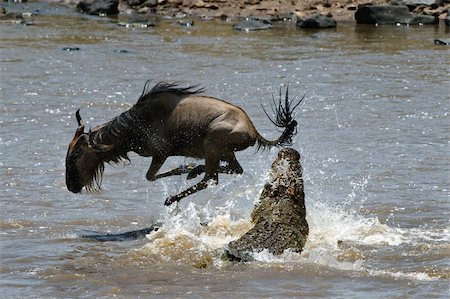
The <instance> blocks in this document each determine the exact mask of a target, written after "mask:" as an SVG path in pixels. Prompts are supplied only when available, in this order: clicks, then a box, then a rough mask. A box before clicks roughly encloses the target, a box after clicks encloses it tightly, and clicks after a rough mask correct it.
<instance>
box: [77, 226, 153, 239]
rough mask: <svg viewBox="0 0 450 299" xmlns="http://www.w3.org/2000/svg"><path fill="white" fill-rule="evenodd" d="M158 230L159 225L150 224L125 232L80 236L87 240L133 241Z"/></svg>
mask: <svg viewBox="0 0 450 299" xmlns="http://www.w3.org/2000/svg"><path fill="white" fill-rule="evenodd" d="M158 230H159V226H157V225H152V226H150V227H147V228H143V229H139V230H133V231H129V232H125V233H117V234H111V233H107V234H102V233H94V232H93V234H85V235H81V236H80V237H81V238H83V239H89V240H95V241H99V242H109V241H114V242H115V241H119V242H123V241H134V240H137V239H143V238H145V236H146V235H147V234H149V233H151V232H156V231H158Z"/></svg>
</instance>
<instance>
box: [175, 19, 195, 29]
mask: <svg viewBox="0 0 450 299" xmlns="http://www.w3.org/2000/svg"><path fill="white" fill-rule="evenodd" d="M177 24H178V25H180V26H182V27H192V26H194V21H193V20H178V21H177Z"/></svg>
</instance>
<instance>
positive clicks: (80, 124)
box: [75, 109, 84, 137]
mask: <svg viewBox="0 0 450 299" xmlns="http://www.w3.org/2000/svg"><path fill="white" fill-rule="evenodd" d="M75 117H76V118H77V122H78V129H77V131H76V133H75V136H76V137H78V136H80V135H81V134H83V133H84V122H83V120H82V119H81V116H80V109H78V110H77V112H75Z"/></svg>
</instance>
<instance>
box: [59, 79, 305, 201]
mask: <svg viewBox="0 0 450 299" xmlns="http://www.w3.org/2000/svg"><path fill="white" fill-rule="evenodd" d="M202 91H203V89H202V88H198V87H197V86H189V87H180V85H179V84H177V83H166V82H160V83H157V84H156V85H155V86H154V87H153V88H150V80H149V81H147V82H146V83H145V86H144V90H143V91H142V94H141V96H140V97H139V99H138V101H137V103H136V104H135V105H133V107H131V108H130V109H129V110H128V111H126V112H123V113H122V114H120V115H119V116H117V117H115V118H113V119H112V120H110V121H109V122H107V123H105V124H103V125H100V126H97V127H95V128H93V129H92V130H89V131H88V132H85V131H84V122H83V121H82V119H81V117H80V111H79V110H77V111H76V113H75V115H76V119H77V122H78V128H77V130H76V133H75V136H74V137H73V139H72V141H71V142H70V143H69V148H68V151H67V156H66V185H67V188H68V189H69V190H70V191H72V192H73V193H78V192H80V191H81V189H82V188H83V187H85V188H86V189H87V190H88V191H95V190H99V189H100V185H101V178H102V175H103V171H104V163H105V162H107V163H117V162H119V161H123V160H129V158H128V152H135V153H137V154H139V155H140V156H144V157H150V156H151V157H152V162H151V165H150V168H149V170H148V172H147V175H146V177H147V179H148V180H149V181H154V180H156V179H158V178H162V177H166V176H170V175H176V174H181V173H189V174H188V179H191V178H194V177H196V176H197V175H199V174H201V173H203V172H205V176H204V178H203V179H202V180H201V181H200V182H199V183H197V184H195V185H194V186H192V187H190V188H188V189H186V190H185V191H183V192H181V193H179V194H177V195H174V196H171V197H169V198H167V199H166V201H165V205H170V204H172V203H173V202H177V201H179V200H180V199H182V198H183V197H186V196H188V195H190V194H192V193H195V192H197V191H200V190H202V189H205V188H206V187H207V186H208V183H209V182H213V183H215V184H217V183H218V180H219V177H218V173H219V172H220V173H238V174H240V173H242V172H243V169H242V167H241V165H240V164H239V162H238V161H237V160H236V156H235V154H234V152H236V151H241V150H244V149H246V148H248V147H250V146H253V145H255V143H257V144H258V147H259V148H260V147H271V146H282V145H289V144H291V143H292V137H293V136H294V135H295V133H296V126H297V122H296V121H295V120H294V119H293V116H292V113H293V111H294V109H295V108H296V107H297V106H298V105H299V104H300V102H301V101H302V100H303V98H302V99H300V100H299V101H298V102H297V103H296V104H295V105H294V100H295V98H294V100H289V96H288V88H286V92H285V94H284V98H283V94H282V90H281V88H280V93H279V99H278V101H277V100H275V99H274V98H272V109H273V112H274V113H275V115H276V117H275V119H272V118H271V117H270V116H269V115H268V113H267V112H266V110H265V109H264V107H262V108H263V110H264V112H265V113H266V115H267V116H268V117H269V119H270V120H271V121H272V123H273V124H274V125H275V126H277V127H279V128H282V129H283V132H282V134H281V136H280V137H279V138H278V139H276V140H273V141H269V140H267V139H265V138H264V137H262V136H261V135H260V134H259V133H258V131H257V130H256V128H255V126H254V125H253V123H252V121H251V120H250V119H249V117H248V116H247V114H246V113H245V112H244V111H243V110H242V109H241V108H239V107H237V106H235V105H233V104H230V103H228V102H225V101H223V100H219V99H216V98H212V97H207V96H201V95H200V93H201V92H202ZM170 156H185V157H194V158H200V159H201V158H203V159H205V165H199V166H196V167H192V166H190V165H186V166H180V167H178V168H176V169H173V170H171V171H169V172H165V173H161V174H157V173H158V170H159V169H160V168H161V166H162V165H163V163H164V161H165V160H166V159H167V158H168V157H170ZM221 162H222V163H221Z"/></svg>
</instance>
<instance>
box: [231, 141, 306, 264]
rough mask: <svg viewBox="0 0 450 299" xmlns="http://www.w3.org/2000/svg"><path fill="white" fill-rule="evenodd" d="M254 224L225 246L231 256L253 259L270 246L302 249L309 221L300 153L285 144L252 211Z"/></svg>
mask: <svg viewBox="0 0 450 299" xmlns="http://www.w3.org/2000/svg"><path fill="white" fill-rule="evenodd" d="M252 222H253V223H254V227H253V228H251V229H250V230H249V231H248V232H247V233H246V234H245V235H243V236H242V237H241V238H239V239H238V240H236V241H233V242H230V243H229V244H228V246H227V248H226V249H225V257H226V258H228V259H231V260H238V261H250V260H252V259H253V257H252V254H253V253H257V252H261V251H263V250H265V249H266V250H267V251H268V252H270V253H272V254H274V255H280V254H282V253H283V251H285V250H286V249H290V250H291V251H293V252H298V253H300V252H301V251H302V250H303V247H304V245H305V243H306V238H307V236H308V232H309V228H308V223H307V221H306V208H305V194H304V191H303V176H302V167H301V164H300V154H299V153H298V152H297V151H296V150H294V149H292V148H285V149H282V150H281V151H280V152H279V153H278V157H277V159H276V160H275V161H274V162H273V164H272V171H271V173H270V178H269V180H268V182H267V183H266V185H265V186H264V189H263V191H262V193H261V195H260V200H259V203H258V204H257V205H256V206H255V209H254V210H253V212H252Z"/></svg>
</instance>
